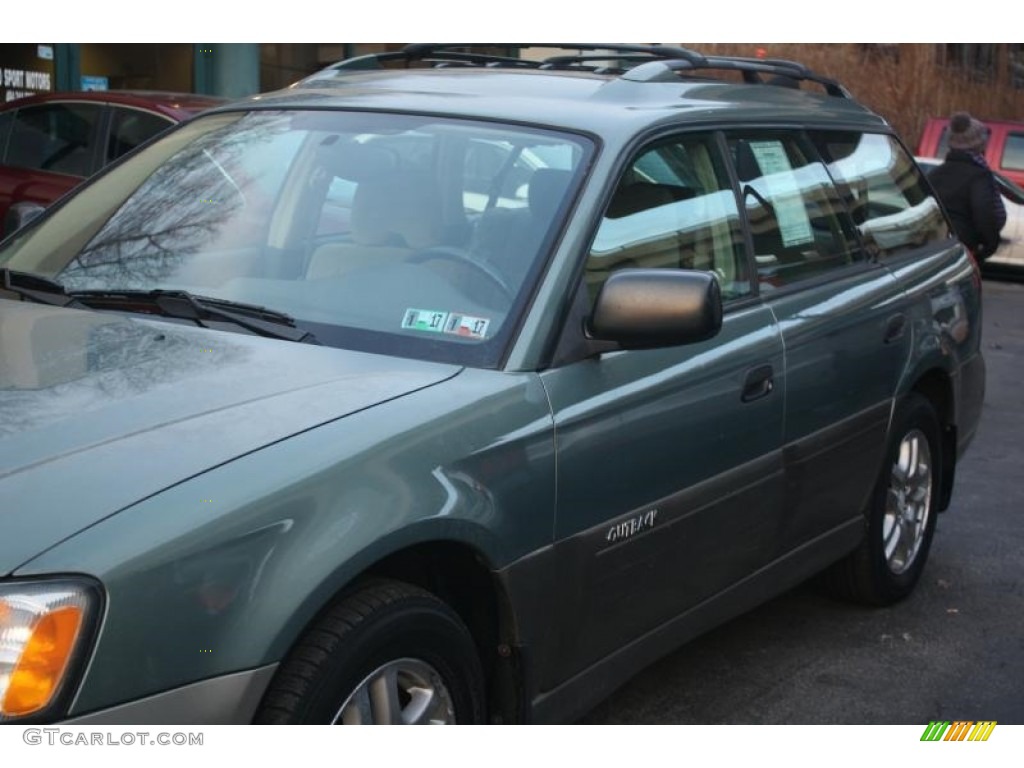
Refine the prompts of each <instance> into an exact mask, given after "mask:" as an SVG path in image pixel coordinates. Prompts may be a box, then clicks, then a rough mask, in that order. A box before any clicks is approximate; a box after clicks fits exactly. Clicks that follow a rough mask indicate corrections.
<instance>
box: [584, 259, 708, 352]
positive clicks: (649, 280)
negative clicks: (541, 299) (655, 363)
mask: <svg viewBox="0 0 1024 768" xmlns="http://www.w3.org/2000/svg"><path fill="white" fill-rule="evenodd" d="M721 327H722V295H721V290H720V289H719V286H718V279H717V278H716V277H715V276H714V275H713V274H711V273H710V272H697V271H692V270H686V269H622V270H619V271H617V272H614V273H612V274H611V275H610V276H609V278H608V279H607V280H606V281H605V283H604V285H603V286H602V287H601V291H600V293H599V294H598V296H597V300H596V301H595V302H594V311H593V314H592V315H591V316H590V320H589V322H588V328H587V330H588V333H589V335H590V337H591V338H592V339H595V340H599V341H613V342H616V343H617V344H618V345H619V346H620V347H622V348H624V349H646V348H652V347H673V346H678V345H682V344H693V343H695V342H698V341H705V340H707V339H710V338H711V337H713V336H714V335H715V334H717V333H718V331H719V330H720V329H721Z"/></svg>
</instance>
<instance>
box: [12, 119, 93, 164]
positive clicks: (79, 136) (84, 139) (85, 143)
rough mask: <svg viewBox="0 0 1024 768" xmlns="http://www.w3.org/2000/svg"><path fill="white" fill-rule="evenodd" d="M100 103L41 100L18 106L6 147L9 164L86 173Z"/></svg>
mask: <svg viewBox="0 0 1024 768" xmlns="http://www.w3.org/2000/svg"><path fill="white" fill-rule="evenodd" d="M102 109H103V107H102V105H100V104H85V103H69V104H45V105H41V106H36V107H25V108H24V109H19V110H18V114H17V115H16V117H15V120H14V127H13V129H12V132H11V138H10V141H9V144H8V148H7V158H8V160H7V162H8V164H9V165H14V166H19V167H22V168H32V169H35V170H42V171H52V172H54V173H66V174H70V175H72V176H88V175H89V174H90V173H92V171H93V170H94V167H95V148H96V131H97V125H98V123H99V118H100V114H101V110H102Z"/></svg>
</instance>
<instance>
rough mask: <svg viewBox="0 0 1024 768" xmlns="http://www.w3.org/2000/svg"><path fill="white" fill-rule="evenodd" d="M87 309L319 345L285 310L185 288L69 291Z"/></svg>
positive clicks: (69, 294)
mask: <svg viewBox="0 0 1024 768" xmlns="http://www.w3.org/2000/svg"><path fill="white" fill-rule="evenodd" d="M67 295H68V296H70V297H71V298H73V299H75V300H77V301H79V302H81V304H83V305H85V306H87V307H89V308H90V309H113V310H120V311H123V312H143V313H147V314H157V315H162V316H163V317H173V318H176V319H179V320H191V321H193V322H194V323H195V324H196V325H199V326H202V327H203V328H209V327H210V325H209V323H210V322H211V321H212V322H228V323H233V324H234V325H237V326H239V327H240V328H245V329H246V330H249V331H252V332H253V333H256V334H259V335H260V336H269V337H271V338H274V339H285V340H287V341H298V342H305V343H307V344H318V343H319V342H318V341H317V340H316V337H315V336H313V334H312V333H310V332H309V331H304V330H302V329H301V328H296V327H295V319H294V318H293V317H292V316H291V315H286V314H285V313H284V312H277V311H276V310H273V309H267V308H266V307H260V306H257V305H255V304H242V303H239V302H234V301H228V300H226V299H215V298H212V297H209V296H198V295H196V294H193V293H189V292H188V291H164V290H154V291H122V290H91V291H70V292H68V294H67Z"/></svg>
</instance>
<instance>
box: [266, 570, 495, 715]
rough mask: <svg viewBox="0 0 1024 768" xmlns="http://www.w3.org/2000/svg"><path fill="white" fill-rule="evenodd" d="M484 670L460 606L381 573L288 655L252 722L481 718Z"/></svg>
mask: <svg viewBox="0 0 1024 768" xmlns="http://www.w3.org/2000/svg"><path fill="white" fill-rule="evenodd" d="M483 701H484V694H483V674H482V672H481V667H480V662H479V660H478V658H477V651H476V647H475V644H474V642H473V638H472V636H471V635H470V633H469V631H468V630H467V629H466V627H465V625H464V624H463V623H462V621H461V620H460V619H459V617H458V615H457V614H456V613H455V612H454V611H453V610H451V608H449V607H448V606H447V605H446V604H445V603H444V602H442V601H441V600H439V599H438V598H437V597H435V596H434V595H432V594H431V593H429V592H426V591H425V590H422V589H420V588H418V587H414V586H411V585H408V584H404V583H401V582H395V581H375V582H371V583H368V584H366V585H364V586H362V587H361V588H359V589H356V590H354V591H353V592H351V593H350V594H349V595H348V596H347V597H345V598H343V599H342V600H341V601H340V602H338V603H337V604H335V605H334V606H333V607H332V608H330V609H329V610H328V611H327V612H326V613H325V614H324V616H323V617H322V618H321V619H320V620H319V621H317V622H316V623H315V624H314V625H313V627H312V628H310V630H309V631H308V632H307V633H306V634H305V636H303V638H302V639H301V640H300V641H299V642H298V644H297V645H296V647H295V648H294V649H293V651H292V652H291V653H290V654H289V656H288V657H287V658H286V659H285V661H284V662H283V663H282V665H281V667H280V669H279V670H278V672H277V674H276V675H275V676H274V679H273V681H272V682H271V684H270V687H269V689H268V690H267V693H266V696H265V697H264V700H263V703H262V704H261V705H260V708H259V710H258V711H257V713H256V718H255V722H257V723H262V724H273V723H279V724H284V723H317V724H335V725H420V724H455V723H480V722H483V717H484V706H483Z"/></svg>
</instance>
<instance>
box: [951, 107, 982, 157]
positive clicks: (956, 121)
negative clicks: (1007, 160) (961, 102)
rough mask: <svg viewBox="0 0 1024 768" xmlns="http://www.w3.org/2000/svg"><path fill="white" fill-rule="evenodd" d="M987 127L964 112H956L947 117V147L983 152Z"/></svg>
mask: <svg viewBox="0 0 1024 768" xmlns="http://www.w3.org/2000/svg"><path fill="white" fill-rule="evenodd" d="M987 143H988V128H987V127H986V126H985V124H984V123H983V122H981V121H980V120H975V119H974V118H973V117H971V116H970V115H969V114H967V113H966V112H957V113H955V114H954V115H953V116H952V117H951V118H950V119H949V148H950V149H964V150H967V151H968V152H984V151H985V145H986V144H987Z"/></svg>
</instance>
